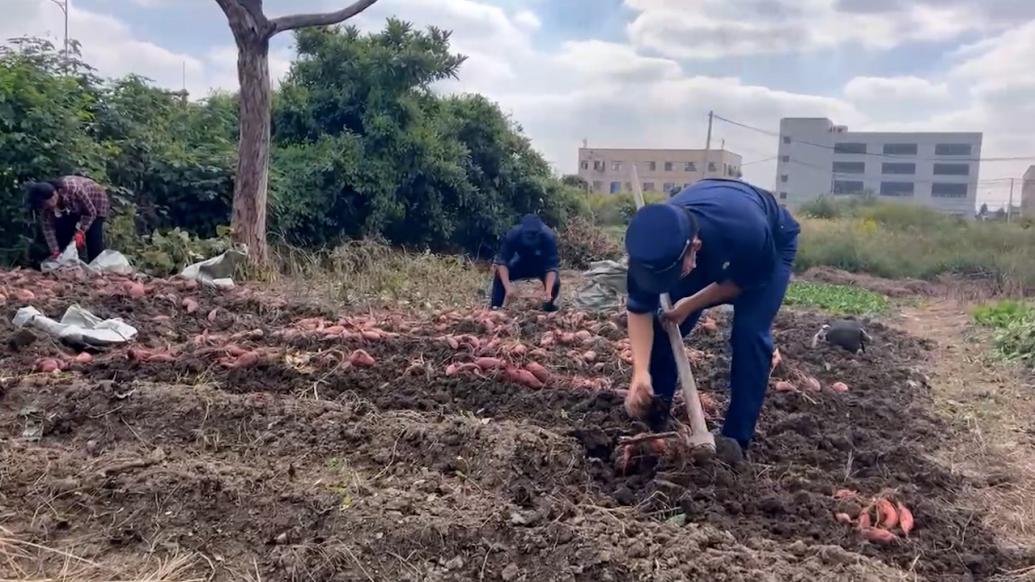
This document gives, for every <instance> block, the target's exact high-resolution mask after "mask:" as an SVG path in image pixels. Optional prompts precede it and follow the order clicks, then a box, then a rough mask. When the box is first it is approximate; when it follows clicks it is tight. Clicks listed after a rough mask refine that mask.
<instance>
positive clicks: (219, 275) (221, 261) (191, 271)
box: [180, 249, 248, 289]
mask: <svg viewBox="0 0 1035 582" xmlns="http://www.w3.org/2000/svg"><path fill="white" fill-rule="evenodd" d="M247 258H248V253H247V251H246V250H236V249H234V250H229V251H226V252H225V253H223V254H221V255H217V256H215V257H212V258H211V259H206V260H204V261H201V262H200V263H194V264H193V265H187V266H186V267H185V268H184V269H183V271H181V272H180V276H181V277H183V278H184V279H193V280H194V281H197V282H198V283H201V284H202V285H207V286H210V287H217V288H220V289H227V288H230V287H233V286H234V280H233V278H232V277H233V274H234V271H236V270H237V266H238V265H239V264H241V263H242V262H243V261H244V260H245V259H247Z"/></svg>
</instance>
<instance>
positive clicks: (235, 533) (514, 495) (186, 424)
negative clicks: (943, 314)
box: [0, 272, 1011, 581]
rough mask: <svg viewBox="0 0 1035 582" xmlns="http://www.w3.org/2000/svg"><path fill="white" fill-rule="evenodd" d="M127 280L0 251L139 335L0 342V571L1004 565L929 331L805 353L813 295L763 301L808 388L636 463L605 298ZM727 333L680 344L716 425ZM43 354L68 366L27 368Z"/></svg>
mask: <svg viewBox="0 0 1035 582" xmlns="http://www.w3.org/2000/svg"><path fill="white" fill-rule="evenodd" d="M129 283H130V282H128V281H126V280H123V279H119V278H115V279H102V280H82V281H79V280H75V279H49V278H44V277H42V276H40V275H38V274H33V273H26V272H13V273H2V274H0V294H2V295H4V296H6V297H15V296H16V294H17V293H18V290H20V289H27V288H32V289H34V290H35V292H34V296H35V297H34V299H33V300H32V301H31V303H33V304H34V305H36V306H37V307H38V308H40V309H41V310H43V311H44V312H46V313H48V314H49V315H51V316H58V315H60V313H61V311H63V310H64V308H65V307H67V306H68V305H69V304H70V303H72V302H78V303H80V304H82V305H83V306H84V307H86V308H87V309H91V310H93V311H94V313H96V314H97V315H99V316H102V317H112V316H119V317H123V318H125V319H127V320H128V321H130V322H131V323H133V324H134V325H136V326H138V328H139V329H140V332H141V333H140V336H139V338H138V341H136V342H135V343H134V345H133V346H131V347H124V348H119V349H113V350H110V351H108V352H103V353H102V352H96V353H93V354H92V358H91V359H90V361H89V362H82V361H75V360H74V356H75V355H76V354H75V351H73V350H69V349H68V348H65V347H63V346H60V345H58V344H56V343H54V342H52V341H50V340H48V339H46V338H38V339H37V340H36V341H35V342H31V343H28V344H25V343H17V345H15V346H12V347H9V348H8V351H7V352H6V353H5V354H4V368H5V372H4V374H3V378H2V379H0V390H2V397H0V435H2V438H3V439H4V445H3V451H2V453H0V455H2V460H3V467H4V471H3V474H2V482H0V506H2V508H3V511H2V513H0V514H2V515H3V518H2V522H0V526H3V528H5V529H6V530H8V531H9V532H10V535H9V536H7V537H9V538H11V539H19V540H24V541H25V542H28V543H31V544H36V545H35V546H25V545H22V546H18V547H19V548H21V550H20V552H19V553H17V555H16V556H15V557H16V558H17V559H12V560H11V561H8V562H3V561H0V573H2V574H3V577H14V576H17V577H19V578H29V577H34V576H35V577H42V576H43V575H44V574H48V573H50V574H49V575H53V573H54V572H58V571H60V569H61V568H62V567H63V564H64V563H65V562H67V558H66V557H65V556H64V555H62V554H56V553H47V552H45V551H42V550H39V548H40V547H53V548H60V549H61V550H62V551H64V552H69V553H73V554H75V555H77V556H80V557H81V558H83V559H86V560H90V561H91V562H90V563H92V564H100V563H103V564H112V566H111V567H110V570H108V571H106V574H105V576H106V577H108V578H111V577H116V576H118V577H123V578H125V577H128V576H129V574H128V573H129V572H135V571H138V570H137V569H136V568H135V566H136V565H139V564H140V563H141V562H142V561H143V560H144V559H145V557H146V556H154V555H157V556H165V557H174V556H180V557H183V556H187V557H188V558H190V559H191V560H192V561H191V563H190V570H191V571H193V572H194V573H196V574H198V575H203V576H209V575H210V576H212V577H213V578H214V579H219V580H223V579H226V580H233V579H248V577H251V578H250V579H257V578H260V579H263V580H472V579H491V580H499V579H502V580H587V581H588V580H643V579H654V580H684V579H694V578H701V579H709V580H744V579H752V580H792V579H807V580H843V579H851V580H887V579H893V578H897V577H899V576H900V574H901V573H903V572H907V571H908V572H912V573H914V574H916V575H919V576H923V577H927V578H928V579H931V580H965V579H985V578H988V577H990V576H991V575H993V574H994V573H996V572H998V571H1001V570H1003V569H1006V568H1009V567H1010V566H1011V564H1010V562H1009V560H1007V559H1006V558H1004V557H1003V556H1002V555H1001V554H1000V553H999V551H998V549H997V547H996V545H995V543H994V540H993V539H992V538H991V537H990V535H989V534H988V533H987V532H986V531H984V530H983V529H982V527H981V525H980V523H979V521H978V520H976V519H975V516H973V515H972V514H970V513H969V512H967V511H966V510H965V509H963V508H960V507H957V506H956V504H955V503H954V499H955V496H956V491H958V489H959V488H960V487H961V485H962V484H963V482H962V481H961V479H962V478H961V477H959V476H956V475H953V474H951V473H950V472H948V471H947V470H946V469H944V468H942V467H939V466H937V465H935V464H934V463H932V462H931V461H929V460H928V458H927V455H926V454H925V451H930V450H933V449H936V448H938V447H942V446H952V443H951V442H944V440H945V437H944V436H943V435H945V434H947V431H946V427H943V426H941V425H940V424H939V423H938V422H937V421H936V420H935V419H934V418H933V417H932V416H931V415H930V414H929V413H928V412H927V410H928V404H929V403H928V399H927V393H926V388H925V379H924V377H923V375H922V374H921V373H920V372H919V371H917V370H916V368H915V366H916V365H917V363H918V362H919V360H920V359H921V358H922V357H923V353H924V346H923V345H922V344H920V343H919V342H916V341H914V340H912V339H910V338H908V337H905V336H903V335H901V334H898V333H895V332H893V331H891V330H889V329H887V328H885V327H883V326H881V325H880V324H879V323H875V322H873V323H870V325H869V330H870V333H871V334H872V335H874V336H875V340H876V341H875V342H874V344H873V345H872V346H870V347H868V351H867V353H866V354H862V355H859V356H855V355H851V354H847V353H845V352H840V351H835V350H834V349H831V348H828V347H826V346H822V347H820V348H818V349H816V350H814V351H813V350H810V349H808V342H809V341H810V340H811V337H812V334H813V333H815V330H816V329H817V328H818V327H819V325H820V324H821V323H822V319H821V318H819V317H817V316H813V315H808V314H797V313H794V314H786V315H783V316H781V317H780V318H779V320H778V322H777V329H776V339H777V344H778V345H779V347H780V349H781V351H782V353H783V356H784V359H785V367H784V368H781V369H778V370H777V373H776V377H777V378H776V379H781V378H783V377H784V376H787V377H788V378H789V379H793V378H791V375H792V372H794V373H797V372H801V373H803V374H807V375H810V376H815V377H817V378H818V379H819V380H820V382H821V383H822V384H823V386H824V390H823V391H821V392H818V393H809V392H795V393H772V394H771V395H770V397H769V399H768V401H767V404H766V408H765V410H764V412H763V417H762V421H761V424H760V426H759V431H758V433H759V434H758V438H757V442H756V445H755V446H754V447H753V449H752V451H751V459H752V463H751V465H750V467H749V468H748V469H746V470H741V471H736V470H732V469H730V468H728V467H724V466H721V465H719V464H717V463H705V464H701V465H687V464H686V462H685V461H683V460H682V459H683V458H670V459H668V460H664V459H663V460H660V461H658V462H653V463H647V464H645V465H644V466H642V467H640V468H639V469H640V470H638V471H636V472H634V473H632V474H629V473H620V472H618V471H616V469H615V465H614V457H615V454H616V452H615V451H616V445H617V441H618V439H619V437H621V436H627V435H631V434H634V433H635V432H636V429H635V427H634V426H633V425H632V423H630V422H629V420H628V419H627V418H626V417H625V415H624V412H623V411H622V398H623V390H622V388H623V387H624V383H625V382H626V381H627V378H628V369H627V367H626V364H625V363H624V361H623V357H625V356H626V354H625V347H624V346H623V344H622V342H621V338H622V337H623V335H624V332H623V331H622V329H621V326H622V325H623V322H622V320H621V319H620V318H615V319H613V320H610V319H607V318H595V317H591V316H588V315H585V314H580V313H563V314H551V315H549V316H547V315H539V314H536V313H534V312H528V313H516V314H514V315H508V314H501V313H487V312H476V313H459V312H436V313H401V312H398V313H373V314H345V315H342V314H335V313H329V312H327V311H326V310H323V309H319V308H314V307H311V306H305V305H294V304H292V303H291V302H289V301H287V300H285V299H284V298H283V297H278V296H276V295H271V294H268V293H264V292H262V291H259V290H254V289H250V288H247V287H246V288H241V289H236V290H233V291H230V292H225V293H217V292H214V291H209V290H199V289H196V288H193V287H192V286H190V285H188V284H186V283H184V282H178V281H160V280H155V281H146V282H145V286H146V287H147V289H146V290H145V293H144V295H143V296H140V297H133V296H132V295H130V294H129V293H128V292H126V291H125V289H126V288H127V285H128V284H129ZM21 295H23V296H24V293H22V294H21ZM138 295H139V294H138ZM185 299H187V300H189V301H184V300H185ZM20 305H21V303H19V304H17V305H13V306H14V307H17V306H20ZM194 305H196V307H194ZM7 307H8V308H10V307H12V303H11V301H10V300H9V301H8V303H7ZM188 307H189V308H188ZM6 311H7V313H6V314H5V317H4V320H3V321H2V322H0V334H3V335H4V336H6V337H11V336H13V335H14V334H15V330H14V329H13V328H12V327H11V325H10V323H9V321H10V317H9V316H10V315H11V314H12V312H13V309H7V310H6ZM720 319H721V318H720ZM723 329H725V327H724V326H720V330H723ZM725 344H726V342H725V338H724V334H723V333H722V332H720V333H700V334H697V335H695V336H694V337H693V338H692V339H691V341H690V343H689V345H690V346H692V347H693V348H694V349H695V350H700V352H695V354H694V360H695V362H696V363H695V368H696V373H697V376H698V381H699V383H700V385H701V387H702V390H703V391H704V392H705V393H706V394H708V395H709V396H711V398H712V399H713V400H714V401H716V403H717V405H715V406H710V407H709V413H710V414H711V415H712V416H713V418H712V421H711V423H712V424H713V425H716V423H718V422H720V421H721V418H720V415H721V412H722V411H723V409H724V406H723V405H724V402H725V396H724V393H725V386H726V380H727V376H728V365H729V362H728V353H727V351H726V345H725ZM360 351H362V353H363V354H365V355H366V357H359V356H357V354H358V353H359V352H360ZM42 358H51V359H53V360H55V361H58V362H60V363H61V367H62V369H61V370H60V371H58V372H54V373H37V372H35V371H36V370H38V369H39V366H38V363H39V361H40V360H41V359H42ZM493 358H494V359H493ZM533 364H540V365H541V366H542V367H543V369H542V370H540V369H539V368H536V367H535V366H534V365H533ZM533 370H534V371H536V372H540V375H542V376H543V377H542V378H541V379H540V378H539V377H538V376H536V375H535V374H532V371H533ZM523 372H528V374H523ZM529 375H531V376H532V377H531V379H529ZM835 381H843V382H845V383H847V384H848V386H849V391H848V392H847V393H834V392H831V391H830V390H829V389H827V388H828V387H829V386H830V385H831V384H832V383H833V382H835ZM540 384H543V386H542V387H540V386H539V385H540ZM677 410H678V407H677ZM30 425H31V426H38V427H40V430H39V431H38V433H33V431H29V430H27V428H29V427H30ZM33 434H41V438H40V440H39V441H38V442H33V441H32V440H31V439H30V440H28V441H27V440H25V439H23V438H22V436H23V435H27V436H33ZM837 489H852V490H855V491H857V492H858V493H859V495H860V496H861V497H862V498H868V497H872V496H878V495H883V496H891V497H894V498H895V499H897V500H901V501H902V502H903V503H905V504H906V505H908V506H909V507H910V508H912V510H913V513H914V514H915V516H916V523H917V526H916V529H915V530H914V531H913V532H912V534H911V536H910V537H909V538H908V539H900V540H898V541H896V542H894V543H892V544H890V545H887V546H883V545H874V544H871V543H868V542H865V541H863V540H862V538H861V537H860V536H859V534H858V533H857V532H856V530H855V529H854V528H852V527H850V526H846V525H843V524H840V523H838V522H837V521H836V520H835V519H834V513H836V512H839V511H853V512H854V513H858V511H859V509H861V507H859V506H858V505H856V506H853V502H852V501H851V500H848V501H838V500H835V499H834V498H833V496H832V494H833V492H834V491H835V490H837ZM25 548H35V549H34V550H33V551H31V552H30V551H27V550H25ZM85 567H86V566H84V568H85ZM105 576H101V575H100V574H96V575H94V574H90V575H89V576H87V575H86V574H82V575H80V576H79V578H80V579H89V578H91V577H92V578H94V579H103V578H104V577H105Z"/></svg>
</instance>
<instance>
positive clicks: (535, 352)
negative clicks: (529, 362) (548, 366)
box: [528, 348, 550, 360]
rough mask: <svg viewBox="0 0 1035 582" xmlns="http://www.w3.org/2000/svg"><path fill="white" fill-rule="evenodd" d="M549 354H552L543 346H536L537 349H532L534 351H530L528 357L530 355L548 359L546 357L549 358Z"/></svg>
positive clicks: (538, 358) (539, 358) (530, 356)
mask: <svg viewBox="0 0 1035 582" xmlns="http://www.w3.org/2000/svg"><path fill="white" fill-rule="evenodd" d="M549 355H550V354H548V353H547V352H546V350H544V349H543V348H536V349H534V350H532V351H530V352H528V357H529V358H535V359H537V360H544V359H546V358H547V357H548V356H549Z"/></svg>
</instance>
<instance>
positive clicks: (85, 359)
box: [75, 352, 93, 364]
mask: <svg viewBox="0 0 1035 582" xmlns="http://www.w3.org/2000/svg"><path fill="white" fill-rule="evenodd" d="M92 362H93V354H91V353H90V352H80V353H79V354H77V355H76V357H75V363H77V364H89V363H92Z"/></svg>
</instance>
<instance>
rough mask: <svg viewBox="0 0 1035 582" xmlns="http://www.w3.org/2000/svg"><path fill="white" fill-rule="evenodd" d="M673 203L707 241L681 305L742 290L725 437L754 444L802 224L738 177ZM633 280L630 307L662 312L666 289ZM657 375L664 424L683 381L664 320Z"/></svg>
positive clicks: (704, 185) (677, 292)
mask: <svg viewBox="0 0 1035 582" xmlns="http://www.w3.org/2000/svg"><path fill="white" fill-rule="evenodd" d="M667 203H668V204H672V205H675V206H678V207H681V208H683V209H685V210H686V211H687V212H689V213H690V215H691V216H692V217H693V218H694V219H695V220H696V223H697V225H698V227H699V229H700V230H699V232H698V238H700V239H701V249H700V251H699V252H698V254H697V266H696V268H695V269H694V270H693V272H691V273H690V275H688V276H687V277H685V278H683V279H680V280H679V281H678V283H676V285H675V286H674V287H673V288H671V289H669V293H670V295H671V297H672V302H673V304H675V303H676V302H677V301H678V300H680V299H682V298H684V297H689V296H690V295H693V294H694V293H696V292H698V291H700V290H701V289H703V288H704V287H706V286H708V285H710V284H712V283H724V282H728V281H731V282H733V283H735V284H736V285H737V286H738V287H739V288H740V289H741V293H740V295H739V296H738V297H736V298H735V299H734V300H733V310H734V315H733V331H732V334H731V337H730V343H731V347H732V352H733V361H732V364H731V371H730V406H729V410H728V411H727V413H726V423H725V425H724V426H723V429H722V434H723V435H724V436H727V437H730V438H733V439H735V440H736V441H737V442H739V443H740V445H741V447H744V448H745V449H746V448H747V446H748V444H749V443H750V441H751V438H752V437H753V435H754V431H755V424H756V422H757V421H758V415H759V412H760V411H761V409H762V402H763V400H764V398H765V392H766V388H767V386H768V383H769V367H770V361H771V359H772V353H773V338H772V333H771V330H772V325H773V320H774V319H775V318H776V313H777V311H778V310H779V309H780V305H781V304H782V303H783V298H784V294H785V293H786V292H787V285H788V283H789V282H790V278H791V271H792V267H793V265H794V258H795V255H796V254H797V250H798V233H799V231H800V227H799V226H798V223H797V221H795V219H794V217H792V216H791V214H790V213H789V212H788V211H787V210H786V209H784V208H782V207H781V206H780V205H779V204H778V203H777V202H776V200H775V198H774V197H773V196H772V194H770V193H769V192H765V191H763V190H759V189H757V188H754V187H753V186H751V185H749V184H746V183H744V182H740V181H736V180H702V181H700V182H698V183H696V184H694V185H692V186H690V187H688V188H686V189H685V190H683V191H682V192H680V193H679V194H677V195H676V196H674V197H672V198H671V199H670V200H669V201H668V202H667ZM628 284H629V302H628V308H629V311H630V312H632V313H656V312H657V310H658V307H659V297H658V294H657V293H651V292H648V291H646V290H644V289H642V288H639V287H638V286H637V284H636V281H635V279H634V278H633V277H632V276H630V277H629V278H628ZM700 316H701V312H697V313H694V314H692V315H691V316H690V317H688V318H687V319H686V321H684V322H683V324H682V325H680V332H681V333H682V334H683V335H684V336H686V335H687V334H689V333H690V331H691V330H692V329H693V328H694V326H695V325H696V324H697V321H698V319H700ZM650 375H651V379H652V385H653V387H654V393H655V396H656V398H658V399H659V400H661V401H662V403H663V405H662V406H657V407H654V410H655V417H654V418H652V419H651V423H652V424H653V425H655V428H657V427H658V426H659V425H661V424H663V422H664V420H665V419H666V418H667V416H668V411H669V408H670V407H671V402H672V396H673V394H674V392H675V389H676V385H677V384H678V382H679V376H678V372H677V369H676V363H675V360H674V359H673V355H672V350H671V348H670V346H669V343H668V340H667V336H666V334H665V331H664V328H663V327H662V325H661V323H660V321H659V320H658V319H657V318H655V322H654V345H653V349H652V350H651V359H650ZM658 415H664V416H663V417H659V416H658Z"/></svg>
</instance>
